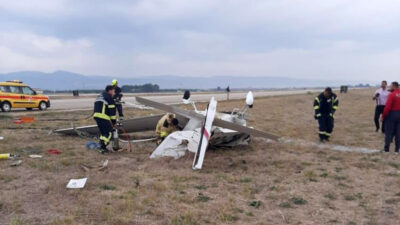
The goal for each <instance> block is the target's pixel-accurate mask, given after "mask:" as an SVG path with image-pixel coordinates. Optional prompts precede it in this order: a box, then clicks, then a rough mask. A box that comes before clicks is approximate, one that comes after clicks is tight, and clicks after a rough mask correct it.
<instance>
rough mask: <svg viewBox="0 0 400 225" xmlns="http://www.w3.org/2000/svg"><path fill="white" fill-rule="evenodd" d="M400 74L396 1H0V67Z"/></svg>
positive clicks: (374, 77) (131, 72)
mask: <svg viewBox="0 0 400 225" xmlns="http://www.w3.org/2000/svg"><path fill="white" fill-rule="evenodd" d="M19 70H40V71H44V72H52V71H55V70H68V71H72V72H79V73H84V74H99V75H113V76H121V77H128V76H148V75H162V74H174V75H187V76H199V75H207V76H211V75H237V76H286V77H297V78H323V79H324V78H325V79H334V78H337V79H347V80H358V79H360V80H371V81H378V80H381V79H382V78H385V79H388V80H392V79H398V78H400V1H399V0H369V1H366V0H274V1H272V0H240V1H239V0H139V1H128V0H126V1H123V0H113V1H111V0H96V1H95V0H93V1H90V0H87V1H82V0H77V1H67V0H60V1H57V0H41V1H32V0H0V72H1V73H4V72H11V71H19Z"/></svg>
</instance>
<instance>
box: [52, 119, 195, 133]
mask: <svg viewBox="0 0 400 225" xmlns="http://www.w3.org/2000/svg"><path fill="white" fill-rule="evenodd" d="M162 116H163V115H155V116H147V117H140V118H134V119H127V120H123V121H121V123H122V126H123V127H124V128H125V130H126V132H127V133H132V132H140V131H151V130H155V128H156V125H157V122H158V121H159V120H160V119H161V117H162ZM178 119H179V121H181V123H182V124H186V123H187V121H188V119H186V118H185V117H181V116H180V117H178ZM54 132H55V133H59V134H67V135H76V134H77V133H79V132H84V133H87V134H90V135H96V134H97V133H98V132H99V130H98V128H97V125H89V126H82V127H73V128H66V129H58V130H55V131H54Z"/></svg>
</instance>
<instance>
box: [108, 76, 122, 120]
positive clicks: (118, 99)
mask: <svg viewBox="0 0 400 225" xmlns="http://www.w3.org/2000/svg"><path fill="white" fill-rule="evenodd" d="M111 85H112V86H113V87H114V90H115V95H114V97H113V99H114V101H115V105H116V107H117V110H118V116H119V119H120V120H123V118H124V114H123V113H122V93H121V88H120V87H118V81H117V80H116V79H114V80H112V82H111Z"/></svg>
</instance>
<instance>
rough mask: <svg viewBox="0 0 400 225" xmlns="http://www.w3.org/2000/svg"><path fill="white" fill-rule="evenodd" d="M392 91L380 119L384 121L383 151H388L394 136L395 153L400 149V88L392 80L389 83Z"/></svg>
mask: <svg viewBox="0 0 400 225" xmlns="http://www.w3.org/2000/svg"><path fill="white" fill-rule="evenodd" d="M390 91H391V92H392V93H391V94H390V95H389V97H388V99H387V102H386V106H385V109H384V111H383V114H382V119H381V120H382V121H385V146H384V149H383V151H384V152H389V149H390V143H391V142H392V140H393V137H395V153H397V154H398V153H399V149H400V132H399V131H400V90H399V83H397V82H392V84H391V85H390Z"/></svg>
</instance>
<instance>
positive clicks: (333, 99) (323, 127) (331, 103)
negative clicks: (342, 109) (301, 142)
mask: <svg viewBox="0 0 400 225" xmlns="http://www.w3.org/2000/svg"><path fill="white" fill-rule="evenodd" d="M338 107H339V99H338V97H337V95H336V94H335V93H333V92H332V89H331V88H329V87H328V88H326V89H325V91H324V92H322V93H321V94H319V95H318V96H317V97H316V98H315V100H314V110H315V114H314V118H315V119H316V120H318V124H319V132H318V136H319V140H320V141H321V142H324V141H329V138H330V137H331V135H332V131H333V127H334V115H335V112H336V110H337V109H338Z"/></svg>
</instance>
